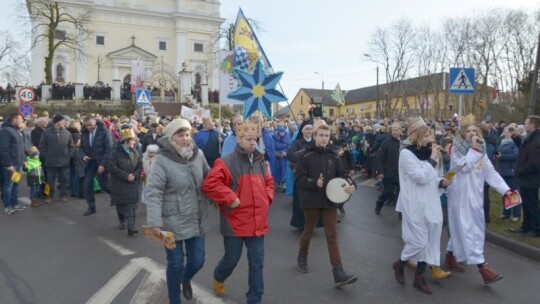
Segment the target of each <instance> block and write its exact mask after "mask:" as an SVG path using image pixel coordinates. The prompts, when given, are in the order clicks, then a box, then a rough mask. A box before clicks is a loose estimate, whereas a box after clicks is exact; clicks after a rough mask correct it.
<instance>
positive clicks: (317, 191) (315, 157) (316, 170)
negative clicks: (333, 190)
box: [294, 146, 348, 208]
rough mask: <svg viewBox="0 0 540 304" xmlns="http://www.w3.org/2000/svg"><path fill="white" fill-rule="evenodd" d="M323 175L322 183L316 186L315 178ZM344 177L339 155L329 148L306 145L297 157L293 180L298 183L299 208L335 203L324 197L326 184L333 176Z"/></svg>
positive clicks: (331, 205) (320, 206) (325, 205)
mask: <svg viewBox="0 0 540 304" xmlns="http://www.w3.org/2000/svg"><path fill="white" fill-rule="evenodd" d="M321 173H322V175H323V181H324V185H323V187H322V188H318V187H317V180H318V179H319V177H320V175H321ZM335 177H342V178H346V177H348V176H347V172H345V170H343V165H342V163H341V160H340V159H339V157H338V156H337V155H336V154H335V153H334V152H333V151H332V150H330V149H326V148H321V147H314V146H311V147H308V148H307V151H306V153H304V154H303V155H302V156H301V157H300V158H299V159H298V165H297V167H296V172H295V174H294V181H295V183H296V184H297V185H298V188H297V189H298V197H299V199H300V208H332V207H335V206H336V205H335V204H333V203H332V202H330V201H329V200H328V198H327V197H326V190H325V189H326V185H327V184H328V182H329V181H330V180H331V179H333V178H335Z"/></svg>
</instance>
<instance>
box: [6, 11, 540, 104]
mask: <svg viewBox="0 0 540 304" xmlns="http://www.w3.org/2000/svg"><path fill="white" fill-rule="evenodd" d="M3 1H6V2H7V1H10V2H11V3H12V5H4V6H3V8H4V9H2V10H0V30H13V29H14V27H16V26H17V22H13V20H10V19H9V18H8V16H9V15H13V14H14V10H15V8H16V5H14V4H13V3H14V2H21V0H3ZM221 2H222V4H221V16H222V17H223V18H226V19H227V21H226V24H229V23H232V22H234V21H235V19H236V14H237V12H238V8H239V7H242V9H243V11H244V14H245V15H246V17H248V18H251V19H254V20H256V21H258V22H259V23H260V25H261V27H262V29H263V31H262V32H258V33H257V36H258V38H259V41H260V42H261V44H262V47H263V48H264V50H265V52H266V54H267V55H268V58H269V60H270V62H271V64H272V66H273V67H274V69H275V70H276V71H283V72H284V75H283V78H282V80H281V85H282V87H283V89H284V91H285V94H286V95H287V97H288V98H289V100H292V99H293V98H294V96H295V95H296V93H297V92H298V89H299V88H302V87H306V88H320V87H321V83H322V79H323V78H324V82H325V88H326V89H331V88H334V87H335V85H336V83H338V82H339V83H340V85H341V88H342V89H344V90H350V89H355V88H360V87H364V86H370V85H375V81H376V71H375V64H373V63H371V62H369V61H367V60H366V58H365V57H364V56H363V54H364V53H366V52H368V45H367V43H368V41H369V37H370V34H371V33H372V32H373V31H374V30H375V29H376V28H377V27H380V26H381V27H385V26H388V25H390V24H392V23H393V22H395V21H396V20H398V19H400V18H406V19H409V20H411V21H413V22H414V23H416V24H420V23H427V24H430V25H432V26H437V25H439V24H440V20H442V19H443V18H444V17H454V16H455V17H460V16H464V15H472V14H474V11H475V10H482V9H485V8H491V7H501V8H525V9H527V10H534V9H538V8H540V0H466V1H458V0H439V1H434V0H407V1H404V0H379V1H359V0H332V1H324V0H309V1H299V0H296V1H294V0H272V1H263V0H222V1H221ZM315 72H318V73H319V74H320V75H322V76H319V75H318V74H315ZM383 81H384V79H382V78H381V82H383Z"/></svg>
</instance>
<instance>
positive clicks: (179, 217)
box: [146, 137, 210, 241]
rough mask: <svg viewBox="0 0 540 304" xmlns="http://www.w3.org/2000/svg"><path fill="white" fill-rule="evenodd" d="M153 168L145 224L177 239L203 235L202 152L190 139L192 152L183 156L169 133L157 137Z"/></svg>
mask: <svg viewBox="0 0 540 304" xmlns="http://www.w3.org/2000/svg"><path fill="white" fill-rule="evenodd" d="M158 145H159V147H160V154H158V155H157V156H156V160H155V161H154V164H153V167H152V172H151V173H150V175H149V176H148V178H147V181H146V183H147V184H146V185H147V188H148V194H147V197H146V206H147V207H146V211H147V212H146V213H147V225H148V226H149V227H160V228H162V229H163V230H166V231H172V232H173V233H174V239H175V240H176V241H181V240H186V239H190V238H193V237H198V236H203V235H204V234H205V233H206V232H208V230H209V223H208V205H209V201H208V199H207V198H206V197H204V196H203V194H202V192H201V185H202V181H203V179H204V177H205V176H206V175H207V174H208V171H210V167H208V164H207V163H206V159H205V158H204V154H203V152H202V151H201V150H199V149H198V148H197V145H195V143H193V156H192V157H191V159H189V160H186V159H184V158H182V157H181V156H180V155H178V153H177V152H176V150H175V149H174V147H173V146H172V145H171V143H170V142H169V138H168V137H162V138H160V139H159V141H158Z"/></svg>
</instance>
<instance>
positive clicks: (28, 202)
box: [17, 197, 31, 206]
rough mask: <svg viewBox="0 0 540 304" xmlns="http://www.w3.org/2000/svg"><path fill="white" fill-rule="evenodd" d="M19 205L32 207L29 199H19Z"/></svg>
mask: <svg viewBox="0 0 540 304" xmlns="http://www.w3.org/2000/svg"><path fill="white" fill-rule="evenodd" d="M17 203H19V204H22V205H28V206H30V203H31V201H30V198H29V197H18V198H17Z"/></svg>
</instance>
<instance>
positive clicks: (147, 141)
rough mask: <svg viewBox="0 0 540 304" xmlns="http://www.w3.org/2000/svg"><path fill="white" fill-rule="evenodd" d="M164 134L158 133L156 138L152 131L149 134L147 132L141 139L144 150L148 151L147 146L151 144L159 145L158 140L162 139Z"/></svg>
mask: <svg viewBox="0 0 540 304" xmlns="http://www.w3.org/2000/svg"><path fill="white" fill-rule="evenodd" d="M162 136H163V135H161V134H160V133H158V134H157V135H156V139H155V140H154V136H153V134H152V131H150V132H148V134H146V135H145V136H144V137H143V139H142V140H141V146H142V152H143V153H144V152H146V147H148V146H150V145H157V141H158V139H160V138H161V137H162Z"/></svg>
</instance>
